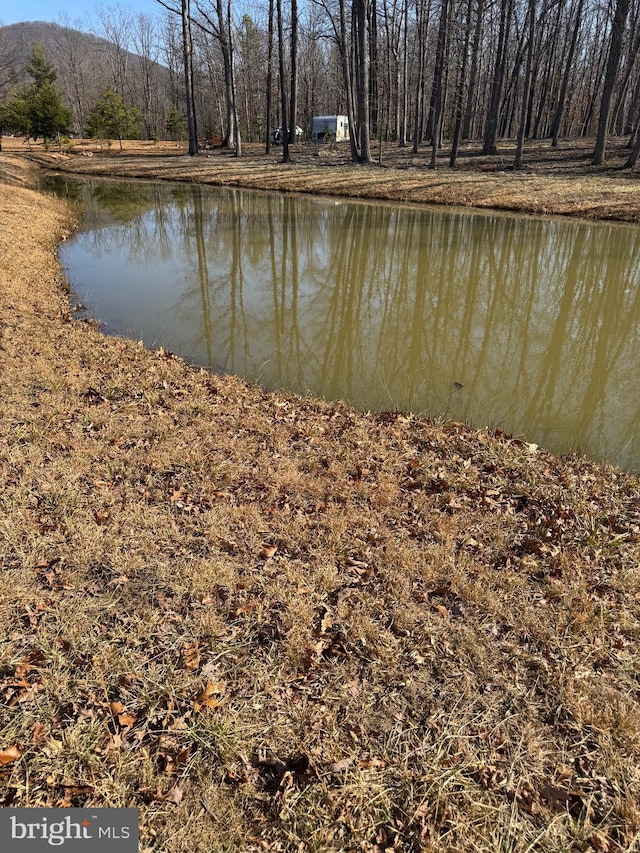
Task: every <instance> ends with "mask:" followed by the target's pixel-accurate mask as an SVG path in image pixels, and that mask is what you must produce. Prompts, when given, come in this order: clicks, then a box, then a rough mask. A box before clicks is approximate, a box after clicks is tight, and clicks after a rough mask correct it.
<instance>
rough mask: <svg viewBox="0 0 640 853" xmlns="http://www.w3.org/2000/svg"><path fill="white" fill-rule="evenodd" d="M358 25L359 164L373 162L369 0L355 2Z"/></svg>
mask: <svg viewBox="0 0 640 853" xmlns="http://www.w3.org/2000/svg"><path fill="white" fill-rule="evenodd" d="M353 5H354V12H355V25H356V48H357V53H356V92H357V99H358V139H359V142H360V155H359V157H358V162H359V163H370V162H371V141H370V124H369V14H368V13H369V0H354V4H353Z"/></svg>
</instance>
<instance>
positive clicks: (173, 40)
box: [0, 0, 640, 167]
mask: <svg viewBox="0 0 640 853" xmlns="http://www.w3.org/2000/svg"><path fill="white" fill-rule="evenodd" d="M639 17H640V0H608V2H601V1H600V0H304V2H302V3H300V2H299V0H290V2H286V4H285V3H283V0H268V6H262V5H261V6H256V7H251V8H250V9H249V8H248V7H246V6H243V5H240V4H239V3H238V2H237V0H236V2H235V3H234V2H233V0H180V2H175V0H166V2H165V0H158V16H157V17H154V18H151V17H149V16H145V15H134V14H133V13H130V12H128V11H127V10H126V9H125V8H124V7H120V6H117V7H115V8H112V9H110V10H103V11H102V12H101V14H100V16H99V19H98V20H97V21H95V22H94V24H93V25H92V30H93V33H94V34H95V35H96V36H99V37H100V39H101V40H102V41H100V49H99V50H95V49H94V50H91V49H90V48H89V46H88V45H89V43H88V42H87V41H85V40H84V39H83V34H82V33H80V32H79V31H78V29H77V27H78V26H79V23H78V22H71V21H70V20H68V19H67V20H66V21H63V22H62V24H61V25H56V27H55V39H56V45H55V55H50V56H47V58H48V59H51V61H52V62H53V63H54V64H55V66H56V68H57V70H58V79H57V85H58V88H59V90H60V92H61V95H62V99H63V102H64V104H65V105H66V106H68V107H69V108H70V109H71V110H72V113H73V127H74V130H75V131H76V132H77V133H79V134H82V133H84V132H86V130H87V128H89V127H90V121H89V118H90V115H91V112H92V110H95V107H96V104H97V103H98V102H99V101H100V99H101V98H102V99H103V100H104V96H105V91H106V89H108V90H109V91H112V92H115V93H116V94H117V95H118V96H119V97H120V98H121V100H122V103H123V105H124V106H125V107H126V108H127V109H135V110H138V111H139V113H140V114H141V116H142V117H143V120H142V122H141V124H140V133H141V134H143V135H144V136H146V137H147V138H180V137H181V136H184V138H188V139H189V153H190V154H197V152H198V150H199V147H200V145H201V144H202V142H203V141H204V140H206V139H212V138H213V139H215V140H217V141H220V139H221V140H222V142H223V144H224V145H227V146H229V147H231V148H232V149H233V150H234V151H235V153H236V154H237V155H240V154H241V152H242V141H243V140H244V141H248V142H256V141H264V142H265V144H266V145H267V147H268V146H270V145H271V144H272V143H271V131H272V130H273V129H274V128H277V127H285V128H290V134H291V136H290V138H289V139H286V138H285V140H284V145H283V149H282V150H283V159H284V160H285V161H286V160H287V159H288V158H289V143H293V142H294V141H295V139H294V136H293V134H294V133H295V127H296V125H301V126H302V127H303V128H304V129H305V131H306V138H309V131H310V127H311V120H312V117H313V116H314V115H318V114H321V115H332V114H338V115H346V116H348V119H349V125H350V128H351V134H350V146H351V157H352V159H353V161H354V162H370V161H371V159H372V156H373V155H372V142H373V141H375V140H379V141H384V142H387V143H389V142H397V144H398V145H399V146H401V147H404V146H409V145H412V146H413V150H414V151H416V152H417V151H418V150H419V149H420V148H422V147H425V146H429V147H430V149H431V165H432V166H435V165H436V162H437V161H436V156H437V153H438V150H439V149H440V147H441V146H442V145H443V144H447V145H448V146H449V154H450V156H449V165H451V166H455V164H456V159H457V153H458V149H459V144H460V142H461V141H462V140H469V139H474V140H480V141H481V143H482V150H483V153H484V154H492V153H496V152H497V145H498V141H499V140H500V139H504V138H509V139H513V140H517V142H518V145H517V153H516V159H515V163H514V165H515V166H516V167H519V166H520V165H522V144H523V141H524V140H525V139H544V138H548V139H550V140H551V141H552V144H553V145H554V146H555V145H557V144H558V140H559V139H560V138H562V137H578V136H581V137H593V138H595V139H596V144H595V147H594V151H593V163H594V165H599V164H602V163H604V162H605V160H606V143H607V138H608V137H609V136H610V135H612V134H615V135H616V136H625V137H628V141H629V159H628V162H627V166H632V165H634V164H635V162H636V160H637V157H638V154H639V153H640V133H638V114H639V106H640V63H638V62H637V56H638V52H639V51H638V47H639V46H640V27H639V25H638V23H639ZM17 26H20V25H17ZM11 31H12V28H11V27H5V28H4V29H3V30H0V39H1V40H2V43H1V44H0V57H2V59H0V98H2V100H7V98H8V97H9V93H10V91H11V87H12V83H14V82H15V80H16V74H15V72H16V68H15V63H14V62H12V57H11V53H12V49H13V46H12V43H11ZM130 51H132V52H133V53H132V52H130ZM18 70H19V69H18ZM199 143H200V145H199ZM379 150H382V149H381V148H380V149H379Z"/></svg>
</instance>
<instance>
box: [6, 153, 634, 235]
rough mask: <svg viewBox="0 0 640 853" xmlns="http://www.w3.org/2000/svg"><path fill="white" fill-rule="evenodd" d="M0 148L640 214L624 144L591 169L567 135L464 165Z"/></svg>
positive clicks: (128, 167)
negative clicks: (517, 161)
mask: <svg viewBox="0 0 640 853" xmlns="http://www.w3.org/2000/svg"><path fill="white" fill-rule="evenodd" d="M2 147H3V152H7V153H10V154H14V153H19V154H21V155H22V156H25V157H28V158H29V159H31V160H33V161H35V162H37V163H38V164H39V165H40V166H41V167H45V168H49V169H52V170H56V171H59V172H64V173H70V174H77V175H85V176H90V175H93V176H103V177H111V178H138V179H147V180H171V181H188V182H195V183H201V184H211V185H218V186H235V187H247V188H254V189H266V190H278V191H284V192H305V193H317V194H322V195H333V196H341V197H345V198H360V199H380V200H385V201H393V202H399V203H403V202H405V203H406V202H412V203H419V204H445V205H455V206H462V207H467V208H469V207H471V208H479V209H493V210H505V211H519V212H522V213H532V214H538V215H557V216H573V217H580V218H584V219H603V220H617V221H623V222H640V171H638V170H636V169H633V170H626V169H623V168H622V166H623V165H624V162H625V160H626V158H627V156H628V148H626V146H625V145H624V144H623V143H621V142H620V141H617V140H616V141H615V142H612V143H610V145H609V148H608V161H607V164H606V165H605V166H601V167H594V166H592V165H591V161H590V157H591V152H592V150H593V140H577V141H576V140H571V141H563V142H561V143H560V146H559V147H558V148H552V146H551V144H550V142H549V141H548V140H543V141H537V142H529V143H527V145H526V147H525V155H524V167H523V168H522V169H520V170H518V171H516V170H514V169H513V168H512V165H513V157H514V151H515V144H514V143H513V142H508V141H506V142H503V143H501V145H500V150H499V154H497V155H495V156H484V155H482V154H481V153H480V146H479V145H478V144H477V143H468V144H465V145H464V146H462V149H461V152H460V155H459V160H458V166H457V167H456V168H455V169H449V168H448V167H447V163H448V150H447V148H444V149H443V150H442V154H441V157H440V158H439V163H438V168H437V169H435V170H434V169H430V168H428V162H429V158H430V152H429V151H428V150H427V149H425V148H422V149H421V150H420V151H419V153H418V154H416V155H414V154H413V153H412V150H411V148H402V149H401V148H398V147H397V146H395V145H392V144H385V145H384V146H383V152H382V158H381V164H380V165H379V164H378V155H377V148H376V149H375V150H374V155H375V162H374V163H372V164H370V165H367V166H357V165H353V164H352V163H351V162H350V160H349V148H348V145H347V144H345V143H341V144H339V145H336V144H334V145H333V146H328V145H327V146H324V145H323V146H318V145H312V144H300V145H296V146H292V148H291V161H292V162H291V163H287V164H283V163H282V162H281V161H282V149H280V148H278V147H274V148H272V150H271V152H270V153H269V154H266V153H265V150H264V146H263V145H259V144H257V143H252V144H248V145H245V146H244V148H243V154H242V156H241V157H239V158H236V157H234V156H233V154H232V152H230V151H228V150H226V149H213V150H203V151H201V152H200V153H199V155H198V156H195V157H189V156H187V155H186V147H185V145H184V144H182V143H174V142H143V141H126V142H124V143H123V150H122V151H120V147H119V143H118V142H117V141H111V142H110V143H107V142H98V141H96V140H73V141H71V142H70V143H69V144H68V145H67V146H65V147H64V148H63V149H62V150H56V148H55V146H52V147H51V148H50V150H49V151H45V150H44V148H43V146H42V144H38V145H35V144H33V143H32V145H31V150H29V148H28V146H27V144H26V143H25V142H24V141H23V140H22V139H15V138H10V139H8V138H6V137H5V138H3V140H2Z"/></svg>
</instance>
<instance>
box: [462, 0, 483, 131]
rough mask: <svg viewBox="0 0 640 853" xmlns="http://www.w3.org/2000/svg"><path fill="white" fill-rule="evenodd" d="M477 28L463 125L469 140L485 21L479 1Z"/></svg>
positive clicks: (474, 35) (481, 3)
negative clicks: (483, 23)
mask: <svg viewBox="0 0 640 853" xmlns="http://www.w3.org/2000/svg"><path fill="white" fill-rule="evenodd" d="M476 15H477V17H476V26H475V30H474V33H473V48H472V51H471V69H470V71H469V91H468V93H467V107H466V109H465V112H464V122H463V124H462V138H463V139H469V137H470V136H471V134H472V132H473V119H474V100H475V97H476V88H477V86H478V63H479V61H480V39H481V36H482V22H483V19H484V0H478V9H477V12H476Z"/></svg>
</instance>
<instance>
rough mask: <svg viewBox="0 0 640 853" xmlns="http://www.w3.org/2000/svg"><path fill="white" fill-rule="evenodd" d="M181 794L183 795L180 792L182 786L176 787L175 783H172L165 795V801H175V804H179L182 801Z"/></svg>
mask: <svg viewBox="0 0 640 853" xmlns="http://www.w3.org/2000/svg"><path fill="white" fill-rule="evenodd" d="M183 796H184V795H183V792H182V788H178V786H177V785H174V786H173V788H172V789H171V790H170V791H169V793H168V794H167V795H166V797H165V800H167V802H169V803H175V804H176V805H179V804H180V803H181V802H182V797H183Z"/></svg>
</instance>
